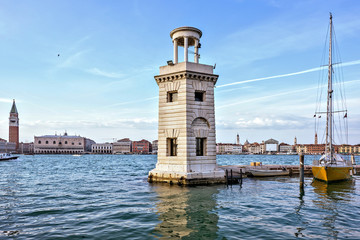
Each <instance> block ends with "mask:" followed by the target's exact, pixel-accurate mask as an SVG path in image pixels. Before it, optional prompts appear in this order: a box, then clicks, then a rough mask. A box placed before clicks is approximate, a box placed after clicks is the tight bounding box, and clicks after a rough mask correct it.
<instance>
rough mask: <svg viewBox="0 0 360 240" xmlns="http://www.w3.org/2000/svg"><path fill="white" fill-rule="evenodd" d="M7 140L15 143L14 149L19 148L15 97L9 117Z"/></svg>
mask: <svg viewBox="0 0 360 240" xmlns="http://www.w3.org/2000/svg"><path fill="white" fill-rule="evenodd" d="M9 142H13V143H16V150H18V149H19V114H18V111H17V109H16V104H15V99H14V100H13V105H12V107H11V110H10V117H9Z"/></svg>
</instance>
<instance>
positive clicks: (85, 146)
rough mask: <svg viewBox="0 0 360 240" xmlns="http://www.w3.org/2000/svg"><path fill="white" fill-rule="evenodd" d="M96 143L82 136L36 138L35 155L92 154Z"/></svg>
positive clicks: (66, 135)
mask: <svg viewBox="0 0 360 240" xmlns="http://www.w3.org/2000/svg"><path fill="white" fill-rule="evenodd" d="M93 144H95V142H94V141H93V140H91V139H88V138H85V137H81V136H69V135H68V134H67V133H66V132H65V134H64V135H45V136H35V137H34V153H36V154H81V153H85V152H91V145H93Z"/></svg>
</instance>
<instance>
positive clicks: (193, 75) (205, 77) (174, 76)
mask: <svg viewBox="0 0 360 240" xmlns="http://www.w3.org/2000/svg"><path fill="white" fill-rule="evenodd" d="M154 78H155V80H156V82H157V84H158V85H159V83H163V82H173V81H175V80H181V79H192V80H199V81H207V82H213V83H214V85H215V84H216V82H217V80H218V78H219V75H216V74H208V73H199V72H193V71H181V72H175V73H169V74H163V75H156V76H154Z"/></svg>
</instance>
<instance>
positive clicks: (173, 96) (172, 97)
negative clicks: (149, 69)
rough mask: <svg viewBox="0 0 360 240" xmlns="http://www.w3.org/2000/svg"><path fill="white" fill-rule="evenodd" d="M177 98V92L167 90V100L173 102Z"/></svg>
mask: <svg viewBox="0 0 360 240" xmlns="http://www.w3.org/2000/svg"><path fill="white" fill-rule="evenodd" d="M177 99H178V92H168V99H167V101H168V102H175V101H177Z"/></svg>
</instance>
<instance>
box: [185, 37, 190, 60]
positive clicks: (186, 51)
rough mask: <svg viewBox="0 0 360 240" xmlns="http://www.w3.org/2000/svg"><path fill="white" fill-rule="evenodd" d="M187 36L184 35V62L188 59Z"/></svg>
mask: <svg viewBox="0 0 360 240" xmlns="http://www.w3.org/2000/svg"><path fill="white" fill-rule="evenodd" d="M188 48H189V38H188V37H184V62H187V61H188Z"/></svg>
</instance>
